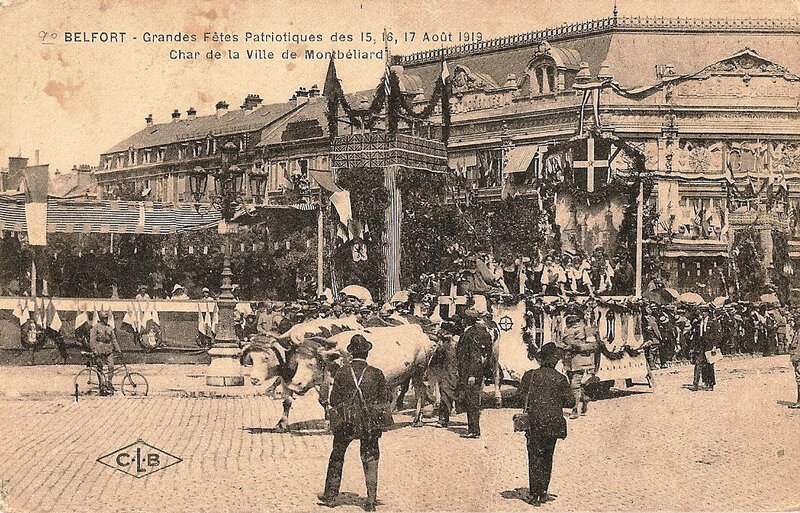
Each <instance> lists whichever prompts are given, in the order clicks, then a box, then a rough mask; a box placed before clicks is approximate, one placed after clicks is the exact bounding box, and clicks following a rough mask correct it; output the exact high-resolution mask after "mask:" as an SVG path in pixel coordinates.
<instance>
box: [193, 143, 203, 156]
mask: <svg viewBox="0 0 800 513" xmlns="http://www.w3.org/2000/svg"><path fill="white" fill-rule="evenodd" d="M202 151H203V146H202V145H201V144H200V143H198V144H195V145H192V157H195V158H197V157H199V156H200V155H201V153H202Z"/></svg>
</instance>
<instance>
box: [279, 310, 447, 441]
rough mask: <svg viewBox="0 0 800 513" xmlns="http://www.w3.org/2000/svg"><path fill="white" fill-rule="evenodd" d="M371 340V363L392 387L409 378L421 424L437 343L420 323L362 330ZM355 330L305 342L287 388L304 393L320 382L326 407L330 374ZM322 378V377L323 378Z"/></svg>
mask: <svg viewBox="0 0 800 513" xmlns="http://www.w3.org/2000/svg"><path fill="white" fill-rule="evenodd" d="M359 333H361V334H362V335H364V337H365V338H366V339H367V340H369V341H370V342H372V351H370V353H369V363H370V365H372V366H373V367H377V368H378V369H380V370H382V371H383V373H384V375H385V376H386V380H387V382H388V383H389V386H390V387H392V389H393V390H394V389H396V387H397V386H398V385H400V384H402V383H404V382H405V381H407V380H408V379H409V378H411V381H412V383H413V385H414V390H415V395H416V398H417V406H416V413H415V415H414V423H413V425H414V426H421V425H422V422H421V416H422V404H423V401H424V399H425V397H426V394H425V384H424V383H423V375H424V373H425V370H426V369H427V367H428V365H429V363H430V361H431V358H432V357H433V355H434V352H435V350H436V344H435V342H434V341H433V340H431V338H430V337H428V335H426V334H425V332H423V331H422V327H421V326H419V325H418V324H404V325H402V326H390V327H385V328H370V329H367V330H364V331H361V332H359ZM352 336H353V333H352V332H350V333H340V334H338V335H334V336H332V337H330V338H328V339H313V340H309V341H306V342H305V343H304V344H303V345H301V346H300V348H298V350H297V355H296V358H297V369H296V370H295V373H294V377H293V378H292V381H291V383H289V385H288V388H289V390H290V391H292V392H294V393H297V394H304V393H306V392H307V391H308V390H310V389H311V388H313V387H314V386H316V385H317V384H319V385H320V403H321V404H323V406H327V400H328V395H329V391H330V384H331V376H333V374H334V373H335V370H336V368H338V366H339V365H341V362H342V361H344V360H345V359H346V358H347V357H348V355H347V351H346V348H347V345H348V343H349V342H350V338H351V337H352ZM320 378H322V379H321V380H320Z"/></svg>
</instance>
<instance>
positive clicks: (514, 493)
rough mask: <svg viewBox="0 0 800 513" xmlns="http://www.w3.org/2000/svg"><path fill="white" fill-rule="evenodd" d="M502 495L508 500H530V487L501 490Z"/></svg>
mask: <svg viewBox="0 0 800 513" xmlns="http://www.w3.org/2000/svg"><path fill="white" fill-rule="evenodd" d="M500 497H502V498H504V499H507V500H511V501H513V500H518V501H522V502H528V489H527V488H514V489H513V490H505V491H502V492H500Z"/></svg>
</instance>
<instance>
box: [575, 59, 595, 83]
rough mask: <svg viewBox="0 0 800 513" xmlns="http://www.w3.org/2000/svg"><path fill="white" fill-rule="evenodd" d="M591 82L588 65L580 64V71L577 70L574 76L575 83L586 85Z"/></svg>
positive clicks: (586, 63) (585, 63)
mask: <svg viewBox="0 0 800 513" xmlns="http://www.w3.org/2000/svg"><path fill="white" fill-rule="evenodd" d="M591 81H592V73H591V71H589V63H588V62H582V63H581V69H580V70H578V74H577V75H575V82H576V83H578V84H587V83H589V82H591Z"/></svg>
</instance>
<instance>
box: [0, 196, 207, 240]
mask: <svg viewBox="0 0 800 513" xmlns="http://www.w3.org/2000/svg"><path fill="white" fill-rule="evenodd" d="M25 208H26V207H25V197H24V195H21V194H19V195H13V196H0V230H9V231H14V232H25V231H27V229H28V226H27V222H26V217H25ZM221 219H222V218H221V216H220V214H219V212H218V211H216V210H214V209H212V208H210V207H209V206H201V208H200V212H199V213H198V212H197V211H196V210H195V208H194V206H193V205H190V204H169V203H157V202H128V201H117V200H99V201H75V200H65V199H57V198H52V197H51V198H48V199H47V232H48V233H133V234H149V235H159V234H162V235H163V234H168V233H176V232H183V231H190V230H199V229H203V228H209V227H212V226H216V225H217V224H218V223H219V222H220V220H221Z"/></svg>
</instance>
